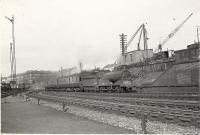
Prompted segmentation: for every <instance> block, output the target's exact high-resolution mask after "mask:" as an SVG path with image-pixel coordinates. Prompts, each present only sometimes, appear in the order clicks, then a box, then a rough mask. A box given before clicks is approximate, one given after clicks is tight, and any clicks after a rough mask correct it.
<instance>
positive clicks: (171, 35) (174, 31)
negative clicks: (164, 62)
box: [155, 13, 193, 52]
mask: <svg viewBox="0 0 200 135" xmlns="http://www.w3.org/2000/svg"><path fill="white" fill-rule="evenodd" d="M192 15H193V13H191V14H190V15H189V16H188V17H187V18H186V19H185V20H184V21H183V22H182V23H181V24H179V25H178V26H177V27H176V28H175V29H174V30H173V31H172V32H170V34H169V35H167V37H166V38H165V39H164V40H163V41H162V42H161V43H160V44H159V45H158V48H157V49H156V50H155V51H159V52H161V51H162V47H163V45H164V44H165V43H167V42H168V41H169V39H171V38H172V37H173V36H174V35H175V34H176V32H178V31H179V30H180V28H181V27H182V26H183V25H184V24H185V23H186V22H187V21H188V20H189V19H190V17H191V16H192Z"/></svg>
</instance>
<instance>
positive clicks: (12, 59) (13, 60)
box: [5, 16, 16, 83]
mask: <svg viewBox="0 0 200 135" xmlns="http://www.w3.org/2000/svg"><path fill="white" fill-rule="evenodd" d="M5 18H6V19H8V20H9V21H10V22H11V23H12V43H10V64H11V82H12V83H13V82H16V58H15V35H14V16H12V18H8V17H7V16H5Z"/></svg>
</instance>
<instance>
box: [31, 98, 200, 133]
mask: <svg viewBox="0 0 200 135" xmlns="http://www.w3.org/2000/svg"><path fill="white" fill-rule="evenodd" d="M30 103H34V104H35V103H37V101H36V100H35V99H31V101H30ZM40 105H42V106H48V107H52V108H55V109H56V110H58V111H63V110H62V109H63V108H62V105H61V104H56V103H50V102H45V101H40ZM65 113H70V114H74V115H77V116H81V117H85V118H88V119H90V120H94V121H98V122H102V123H106V124H109V125H112V126H116V127H122V128H125V129H129V130H133V131H134V132H136V133H143V131H142V128H141V120H140V119H137V118H134V117H127V116H123V115H117V114H113V113H107V112H102V111H97V110H91V109H86V108H82V107H78V106H72V105H70V106H66V109H65ZM147 132H148V133H153V134H199V133H200V129H199V128H196V127H193V126H180V125H176V124H169V123H162V122H159V121H149V120H148V121H147Z"/></svg>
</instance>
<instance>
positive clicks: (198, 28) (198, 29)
mask: <svg viewBox="0 0 200 135" xmlns="http://www.w3.org/2000/svg"><path fill="white" fill-rule="evenodd" d="M199 31H200V26H197V42H198V44H199V45H200V41H199Z"/></svg>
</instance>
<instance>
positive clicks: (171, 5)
mask: <svg viewBox="0 0 200 135" xmlns="http://www.w3.org/2000/svg"><path fill="white" fill-rule="evenodd" d="M191 12H194V15H193V16H192V17H191V18H190V20H189V21H188V22H186V24H185V25H184V26H183V27H182V28H181V29H180V31H178V32H177V34H176V35H175V36H174V37H173V38H172V39H171V40H170V41H169V42H167V43H166V44H165V45H164V47H163V49H167V48H168V49H173V50H177V49H184V48H186V46H187V45H188V44H191V43H194V40H197V36H196V34H197V33H196V27H197V26H200V0H0V47H1V65H0V70H1V73H2V74H3V75H9V74H10V63H9V43H10V42H11V41H12V37H11V28H12V27H11V23H10V22H9V21H8V20H6V19H5V18H4V16H8V17H11V16H12V15H14V17H15V38H16V59H17V73H21V72H24V71H26V70H54V71H55V70H59V68H60V67H61V66H62V67H63V68H69V67H72V66H74V65H77V64H78V61H82V62H83V65H84V67H83V68H84V69H87V68H93V67H95V66H96V67H99V66H100V67H103V66H105V65H106V64H111V63H114V62H115V60H116V59H117V57H118V56H119V54H120V43H119V34H121V33H125V34H127V35H128V36H127V37H128V39H130V37H131V36H132V35H133V34H134V32H135V31H136V30H137V28H138V27H139V26H140V25H141V24H142V23H146V28H147V32H148V37H149V40H148V47H149V48H153V49H155V48H156V46H157V45H158V43H159V42H160V41H162V39H164V38H165V37H166V36H167V34H169V33H170V32H171V31H172V30H173V29H174V28H175V27H176V26H177V25H178V24H180V23H181V22H182V21H183V20H184V19H185V18H186V17H187V16H188V15H189V14H190V13H191ZM133 49H136V41H135V42H133V43H132V44H131V45H130V48H129V49H128V50H133Z"/></svg>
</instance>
